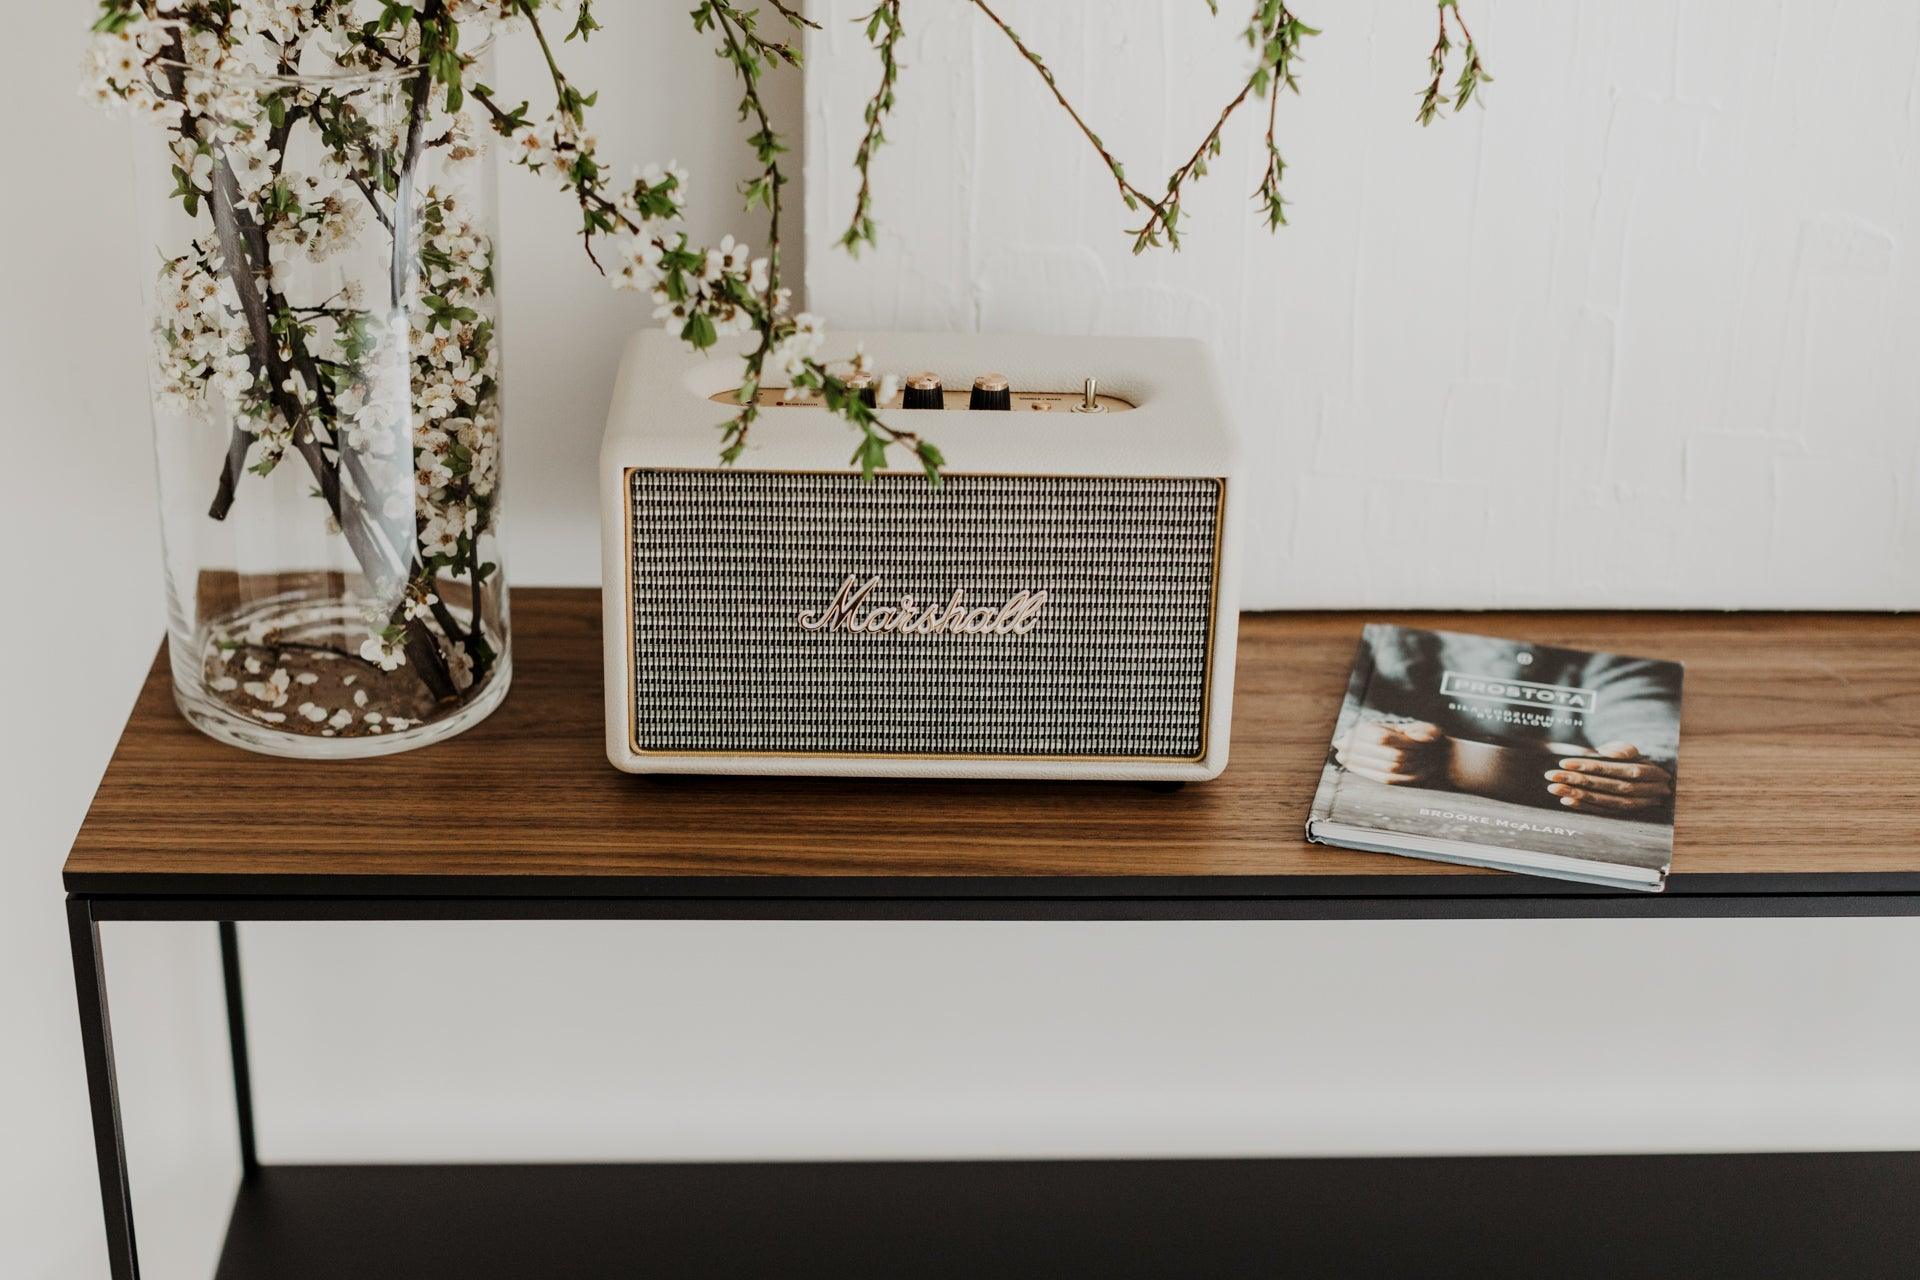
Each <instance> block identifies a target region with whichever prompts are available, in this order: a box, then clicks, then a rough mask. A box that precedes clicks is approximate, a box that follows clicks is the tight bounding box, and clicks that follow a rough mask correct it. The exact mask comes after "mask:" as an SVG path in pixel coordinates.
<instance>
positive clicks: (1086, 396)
mask: <svg viewBox="0 0 1920 1280" xmlns="http://www.w3.org/2000/svg"><path fill="white" fill-rule="evenodd" d="M1073 411H1074V412H1075V413H1105V412H1106V411H1107V406H1105V405H1103V404H1101V403H1100V384H1099V382H1098V381H1097V380H1096V379H1093V378H1088V379H1087V385H1086V387H1085V389H1084V390H1083V391H1082V392H1081V395H1080V403H1079V404H1077V405H1075V406H1073Z"/></svg>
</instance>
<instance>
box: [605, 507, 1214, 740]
mask: <svg viewBox="0 0 1920 1280" xmlns="http://www.w3.org/2000/svg"><path fill="white" fill-rule="evenodd" d="M629 476H630V483H631V494H632V521H633V523H632V542H631V547H632V555H633V565H632V569H633V601H632V602H633V640H634V654H633V698H634V701H633V730H634V733H633V744H634V746H635V748H636V749H638V750H641V751H652V752H723V753H742V754H753V753H775V752H778V753H792V752H800V753H819V754H830V755H911V756H927V755H936V756H948V755H956V756H970V755H988V756H1029V757H1049V756H1068V757H1089V758H1109V759H1111V758H1121V757H1151V758H1161V759H1191V758H1194V757H1197V756H1199V755H1200V754H1201V753H1202V748H1203V737H1204V734H1205V726H1206V702H1207V675H1208V671H1207V658H1208V647H1209V644H1210V642H1211V637H1212V630H1213V627H1212V614H1213V593H1214V564H1215V545H1214V544H1215V539H1216V536H1217V528H1218V514H1219V507H1220V501H1221V485H1220V482H1219V481H1217V480H1209V479H1141V478H1130V477H1104V476H976V475H954V476H949V477H947V479H946V482H945V484H944V485H942V486H941V487H940V488H938V489H935V488H933V487H932V486H931V485H929V484H928V483H927V482H926V480H924V479H923V478H921V477H919V476H879V477H876V478H875V479H874V481H873V482H872V483H864V482H862V481H861V479H860V478H859V477H858V476H855V475H845V474H791V473H782V472H753V471H656V470H644V469H643V470H634V471H632V472H630V473H629ZM849 574H853V575H858V576H859V578H860V579H861V580H862V581H864V580H865V579H866V578H868V577H872V576H877V577H878V578H879V579H880V582H879V585H878V586H876V587H875V588H874V589H873V591H872V593H871V595H870V596H869V597H868V598H867V601H866V607H867V608H871V607H874V606H887V607H892V606H895V605H898V604H899V603H900V600H901V598H902V597H903V596H911V597H913V599H914V600H915V601H916V602H918V605H919V607H921V608H925V607H927V606H930V605H936V604H939V605H944V604H946V603H947V602H948V601H949V599H950V597H951V596H952V594H953V592H954V591H955V590H956V589H959V590H961V591H963V592H964V593H965V600H966V602H967V603H968V604H969V605H970V606H988V605H991V606H994V607H996V608H997V607H998V606H1000V605H1001V604H1003V603H1005V602H1006V601H1007V600H1008V599H1009V598H1011V597H1012V596H1014V595H1015V594H1016V593H1018V592H1021V591H1046V592H1047V593H1048V600H1047V603H1046V605H1045V607H1044V609H1043V610H1042V611H1041V613H1040V615H1039V618H1038V621H1037V624H1036V625H1035V626H1034V628H1033V629H1032V631H1031V632H1029V633H1028V634H1026V635H991V634H987V635H981V634H973V635H955V634H934V635H904V634H899V633H895V632H880V633H853V632H847V631H843V630H816V631H809V630H807V629H805V628H803V627H801V626H800V625H799V622H798V616H799V615H800V614H802V613H808V612H812V613H817V612H818V611H820V610H821V609H823V608H825V607H826V606H827V604H828V602H829V601H830V600H831V599H832V598H833V596H834V593H835V592H836V591H838V590H839V588H840V585H841V583H842V582H843V581H844V580H845V579H846V578H847V576H848V575H849ZM864 612H865V609H864V608H863V610H862V613H864Z"/></svg>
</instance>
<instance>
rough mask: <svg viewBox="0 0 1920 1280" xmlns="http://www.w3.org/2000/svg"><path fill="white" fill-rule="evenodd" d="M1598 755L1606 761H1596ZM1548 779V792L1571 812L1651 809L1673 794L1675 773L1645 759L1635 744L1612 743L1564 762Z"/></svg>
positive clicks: (1552, 771) (1549, 772) (1548, 771)
mask: <svg viewBox="0 0 1920 1280" xmlns="http://www.w3.org/2000/svg"><path fill="white" fill-rule="evenodd" d="M1559 745H1564V744H1559ZM1596 755H1598V756H1605V757H1606V759H1604V760H1596V759H1594V756H1596ZM1546 776H1547V782H1548V783H1549V784H1551V785H1549V786H1548V787H1547V790H1548V792H1549V793H1551V794H1553V795H1556V796H1559V797H1560V803H1561V804H1563V805H1565V806H1566V807H1567V808H1569V809H1594V810H1598V811H1600V812H1606V811H1607V810H1620V809H1651V808H1652V807H1653V806H1655V805H1657V804H1665V803H1666V801H1667V800H1668V798H1669V797H1671V796H1672V795H1673V774H1671V773H1669V772H1668V771H1667V770H1666V769H1664V768H1662V767H1661V766H1660V765H1657V764H1655V763H1653V762H1652V761H1651V760H1643V759H1641V757H1640V748H1638V747H1636V746H1634V745H1633V744H1632V743H1631V742H1609V743H1607V744H1605V745H1604V746H1601V747H1599V748H1598V749H1597V750H1595V751H1593V752H1590V753H1583V754H1581V755H1579V756H1573V757H1570V758H1568V759H1565V760H1562V761H1561V762H1560V767H1559V768H1558V769H1549V770H1547V775H1546Z"/></svg>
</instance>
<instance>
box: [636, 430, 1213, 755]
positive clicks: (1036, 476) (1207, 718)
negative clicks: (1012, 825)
mask: <svg viewBox="0 0 1920 1280" xmlns="http://www.w3.org/2000/svg"><path fill="white" fill-rule="evenodd" d="M755 470H756V471H758V472H759V474H761V475H773V476H845V475H851V474H853V473H852V472H847V471H819V470H802V469H788V468H755ZM641 471H655V472H660V471H666V472H675V473H678V474H681V475H719V474H723V473H722V472H721V471H720V469H719V468H717V467H655V466H634V467H624V468H622V469H621V472H620V495H621V503H622V507H623V521H624V524H625V529H624V531H623V533H622V535H621V543H622V545H623V546H624V547H625V548H626V559H625V562H624V564H623V565H622V573H621V577H622V578H623V579H624V581H625V583H626V586H625V589H624V591H623V592H622V599H623V600H624V602H625V606H626V607H625V609H624V610H623V612H624V615H625V617H624V620H623V622H622V624H621V629H622V630H623V631H624V632H625V633H626V637H627V643H626V646H625V647H626V661H627V696H626V697H625V698H624V699H623V700H622V701H623V703H624V710H623V711H622V714H623V715H624V716H625V717H626V721H627V746H628V747H629V748H630V749H631V750H632V751H633V753H634V754H635V755H637V756H685V757H722V756H733V757H737V758H742V759H750V760H781V759H787V760H793V759H802V760H996V761H999V760H1008V761H1011V760H1031V761H1033V762H1035V763H1037V764H1063V763H1099V764H1197V763H1198V762H1200V761H1202V760H1205V759H1206V758H1207V745H1208V742H1209V740H1210V739H1211V737H1212V734H1213V658H1214V652H1215V649H1216V647H1217V644H1218V632H1219V629H1220V555H1221V542H1222V540H1223V539H1224V537H1225V535H1226V519H1227V478H1226V477H1225V476H1086V477H1084V478H1086V479H1110V480H1210V481H1212V482H1213V483H1214V484H1216V485H1218V486H1219V495H1220V496H1219V499H1218V500H1217V501H1216V502H1215V503H1214V507H1213V563H1212V565H1211V567H1210V570H1209V577H1208V580H1207V603H1208V608H1207V654H1206V660H1205V662H1204V664H1203V666H1202V672H1203V674H1202V677H1201V697H1200V750H1199V751H1198V752H1196V753H1195V754H1193V755H1190V756H1116V755H989V754H986V753H983V752H977V751H967V752H935V751H765V750H762V751H752V750H745V749H731V750H729V749H722V748H715V747H697V748H684V749H680V750H671V751H663V750H660V749H658V748H656V747H643V746H641V745H640V734H639V727H638V726H637V725H635V724H634V696H635V695H634V689H635V687H636V681H637V680H638V674H637V672H636V670H635V667H636V656H637V655H636V649H637V647H638V642H637V640H636V638H635V636H634V633H633V607H634V599H633V556H634V546H633V515H634V513H633V477H634V474H635V473H636V472H641ZM880 474H882V475H907V476H917V475H919V474H920V472H918V471H911V472H907V471H888V472H881V473H880ZM952 474H953V475H955V476H968V477H978V478H980V479H983V480H1047V479H1059V478H1061V473H1058V472H1027V471H956V472H953V473H952ZM1072 478H1081V477H1072Z"/></svg>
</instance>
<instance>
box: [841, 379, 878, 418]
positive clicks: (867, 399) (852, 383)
mask: <svg viewBox="0 0 1920 1280" xmlns="http://www.w3.org/2000/svg"><path fill="white" fill-rule="evenodd" d="M846 384H847V390H849V391H851V392H853V394H855V395H856V396H859V397H860V403H861V404H864V405H865V406H867V408H869V409H874V408H878V407H879V405H878V402H877V401H876V400H875V398H874V397H875V392H874V386H875V379H874V376H873V375H872V374H870V373H868V372H867V371H866V370H865V369H855V370H854V371H853V372H852V373H850V374H848V375H847V376H846Z"/></svg>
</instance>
